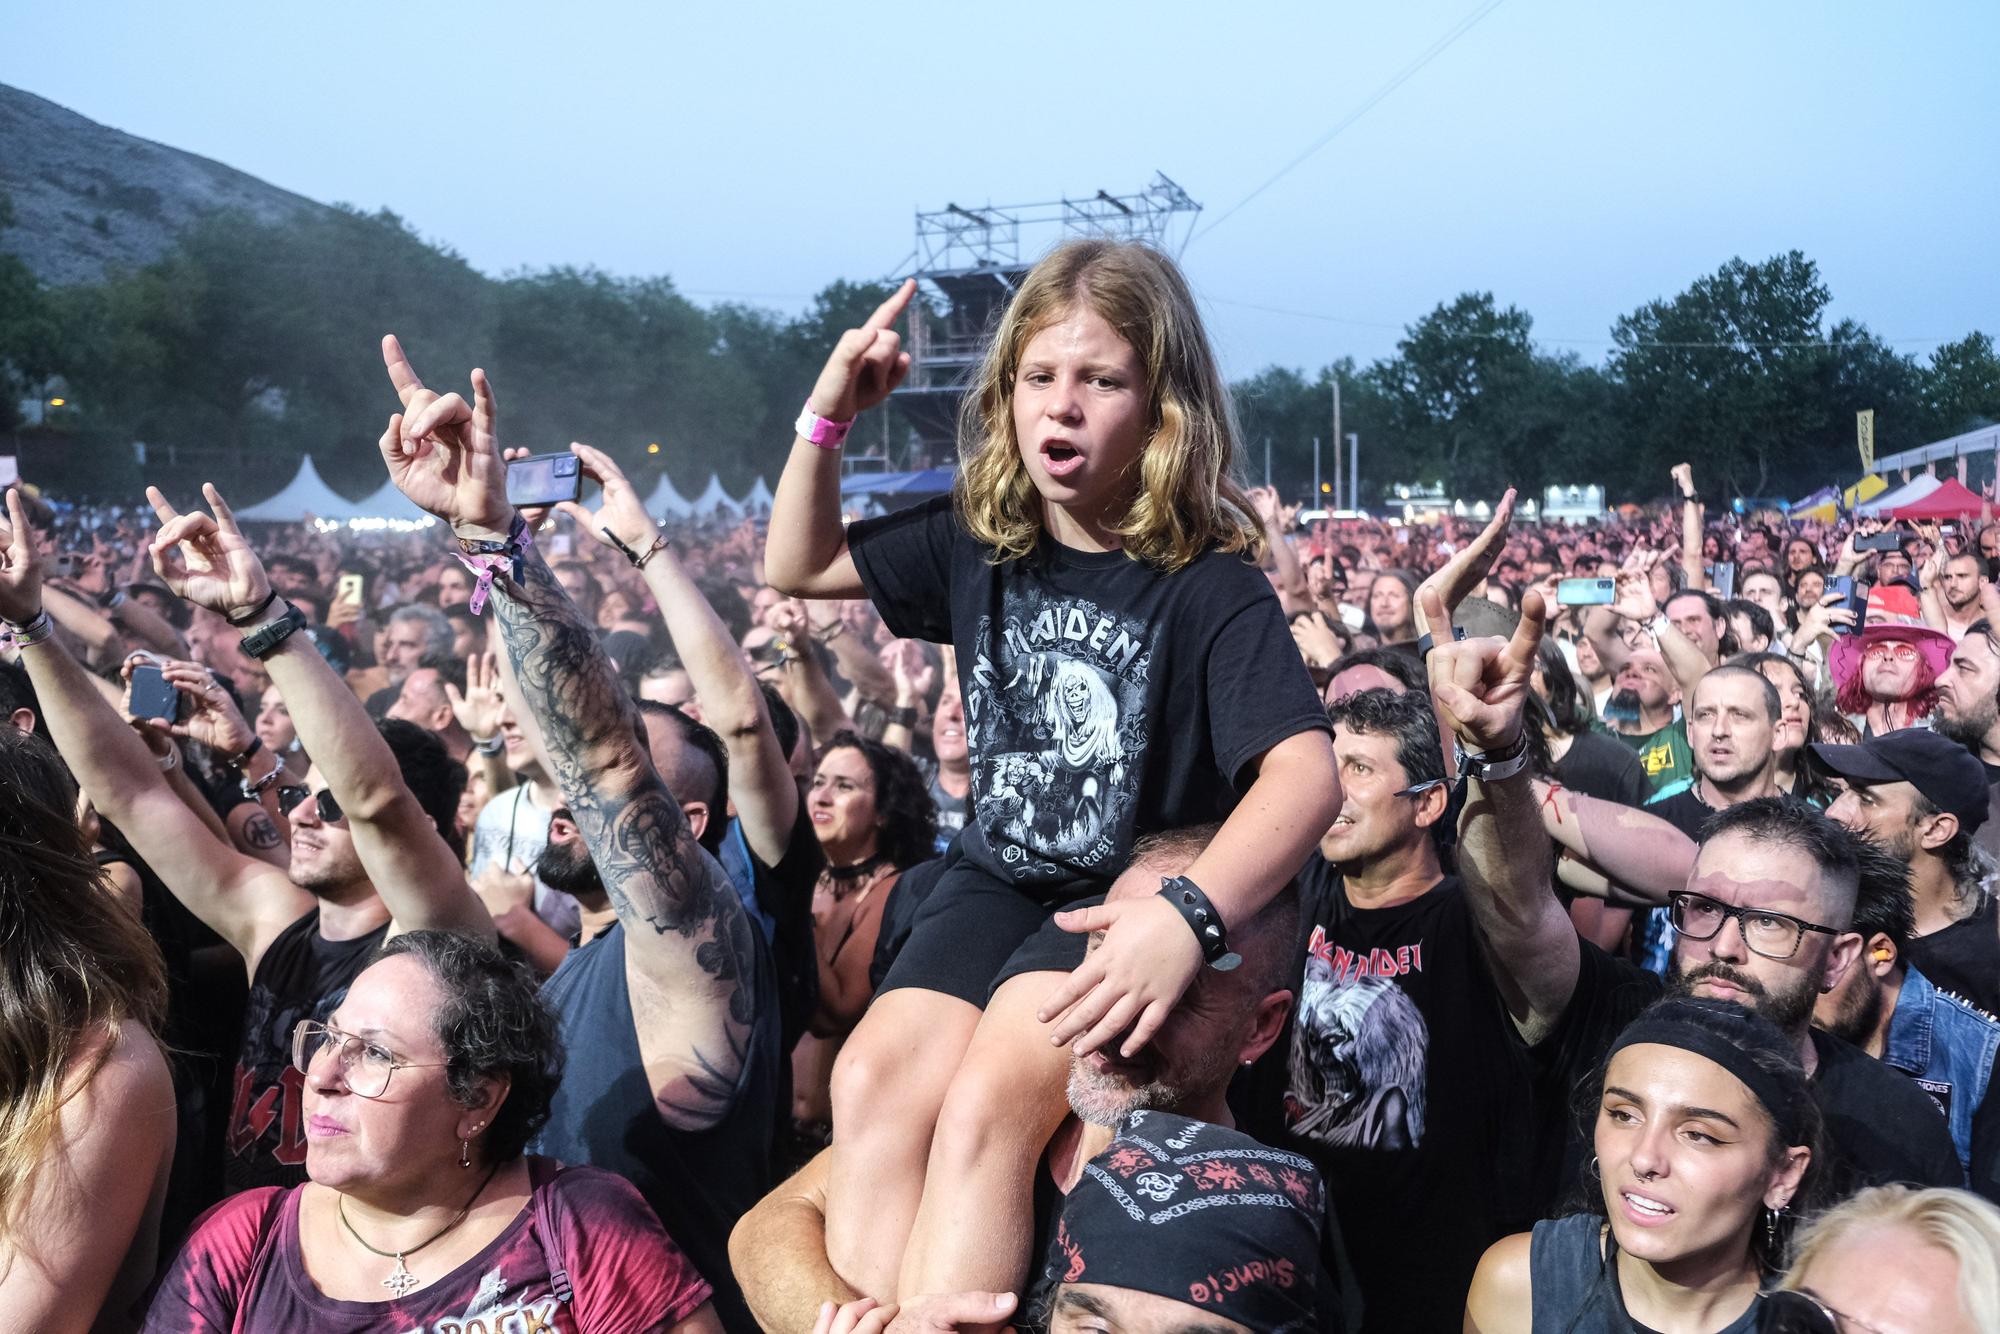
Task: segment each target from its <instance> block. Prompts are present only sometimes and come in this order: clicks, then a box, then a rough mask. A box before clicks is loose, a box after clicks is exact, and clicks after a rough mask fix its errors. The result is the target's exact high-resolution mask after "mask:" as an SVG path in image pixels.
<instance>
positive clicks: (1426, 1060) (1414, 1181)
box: [1246, 857, 1542, 1334]
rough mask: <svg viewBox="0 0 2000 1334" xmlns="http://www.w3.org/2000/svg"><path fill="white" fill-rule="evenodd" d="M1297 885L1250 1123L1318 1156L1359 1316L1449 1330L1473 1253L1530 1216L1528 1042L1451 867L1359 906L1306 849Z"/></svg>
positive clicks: (1369, 1323)
mask: <svg viewBox="0 0 2000 1334" xmlns="http://www.w3.org/2000/svg"><path fill="white" fill-rule="evenodd" d="M1299 886H1300V891H1301V896H1302V897H1301V903H1300V907H1301V910H1302V917H1301V923H1302V926H1303V929H1304V931H1305V934H1306V940H1305V942H1304V944H1305V948H1304V951H1303V957H1302V958H1301V960H1300V965H1299V977H1300V982H1299V987H1298V999H1297V1002H1296V1004H1295V1006H1294V1008H1293V1014H1292V1018H1291V1021H1290V1023H1289V1025H1288V1027H1287V1032H1286V1034H1285V1036H1284V1037H1283V1038H1282V1039H1281V1040H1280V1042H1279V1044H1278V1045H1277V1046H1276V1047H1274V1048H1273V1049H1272V1052H1271V1054H1270V1055H1269V1056H1267V1057H1266V1058H1265V1059H1264V1061H1262V1062H1260V1063H1259V1069H1258V1071H1257V1072H1256V1075H1255V1076H1254V1078H1253V1082H1254V1084H1255V1086H1256V1088H1257V1090H1258V1095H1256V1096H1254V1098H1253V1100H1254V1102H1255V1104H1256V1110H1257V1113H1258V1116H1259V1123H1256V1124H1252V1125H1249V1126H1246V1129H1249V1130H1251V1131H1252V1133H1255V1134H1257V1136H1258V1138H1260V1139H1263V1140H1264V1141H1265V1142H1266V1143H1271V1144H1281V1145H1283V1146H1284V1147H1286V1148H1290V1149H1294V1150H1297V1151H1298V1152H1300V1153H1304V1154H1306V1155H1307V1156H1309V1157H1310V1158H1312V1160H1313V1162H1314V1164H1315V1165H1316V1166H1317V1167H1318V1168H1319V1170H1320V1174H1321V1176H1322V1177H1323V1178H1324V1179H1325V1181H1326V1183H1327V1189H1328V1192H1329V1195H1330V1197H1331V1204H1332V1208H1333V1214H1334V1219H1335V1222H1336V1223H1337V1228H1335V1229H1329V1236H1332V1235H1333V1234H1334V1233H1335V1232H1336V1231H1337V1233H1338V1235H1339V1237H1340V1239H1341V1241H1342V1242H1343V1243H1344V1244H1345V1246H1346V1249H1347V1254H1348V1258H1349V1260H1350V1261H1351V1262H1352V1264H1353V1268H1354V1276H1355V1279H1356V1282H1357V1284H1358V1286H1359V1288H1360V1292H1361V1298H1362V1304H1363V1307H1364V1319H1363V1324H1362V1326H1361V1328H1362V1329H1363V1330H1375V1331H1390V1330H1393V1331H1428V1330H1438V1331H1449V1332H1450V1334H1456V1331H1457V1330H1458V1329H1459V1327H1460V1322H1461V1320H1462V1319H1463V1317H1464V1312H1465V1292H1466V1289H1467V1288H1468V1287H1469V1286H1470V1285H1471V1283H1472V1272H1473V1270H1474V1269H1475V1268H1476V1267H1477V1266H1478V1263H1479V1257H1480V1255H1481V1254H1483V1253H1484V1252H1485V1250H1486V1248H1487V1247H1488V1246H1489V1245H1491V1244H1492V1243H1493V1242H1495V1241H1497V1240H1499V1239H1500V1238H1501V1237H1503V1236H1506V1235H1507V1234H1508V1233H1510V1232H1518V1231H1522V1230H1524V1229H1526V1228H1527V1227H1528V1226H1529V1225H1530V1224H1532V1223H1533V1222H1534V1220H1535V1219H1536V1218H1537V1217H1539V1216H1540V1213H1539V1206H1540V1205H1541V1203H1542V1202H1541V1200H1540V1199H1539V1198H1537V1197H1536V1195H1535V1192H1534V1191H1533V1189H1532V1187H1531V1183H1530V1178H1529V1174H1528V1166H1529V1163H1528V1159H1527V1157H1526V1155H1524V1154H1522V1153H1520V1152H1519V1146H1520V1145H1521V1144H1523V1143H1525V1142H1526V1141H1527V1140H1528V1138H1529V1137H1530V1135H1531V1127H1532V1125H1533V1115H1534V1109H1533V1105H1532V1095H1533V1083H1532V1072H1531V1069H1530V1067H1529V1065H1528V1062H1527V1059H1526V1048H1525V1047H1524V1046H1523V1044H1522V1043H1521V1041H1520V1039H1519V1037H1518V1036H1517V1035H1516V1033H1515V1030H1514V1027H1513V1022H1512V1020H1510V1019H1509V1018H1508V1016H1507V1011H1506V1007H1505V1005H1504V1003H1503V1002H1502V1001H1501V998H1500V993H1499V989H1498V987H1497V986H1496V985H1495V983H1494V981H1493V978H1492V974H1491V972H1490V971H1489V969H1488V968H1487V964H1486V959H1485V956H1484V955H1483V954H1482V952H1481V948H1480V945H1479V941H1478V937H1477V933H1476V930H1475V927H1474V924H1473V921H1472V915H1471V910H1470V909H1469V908H1468V906H1467V904H1466V900H1465V891H1464V890H1463V889H1462V888H1461V886H1460V883H1459V881H1458V879H1457V878H1456V877H1450V876H1448V877H1446V878H1444V879H1442V880H1440V881H1439V882H1438V883H1437V884H1436V885H1434V886H1433V887H1432V888H1431V889H1430V890H1428V891H1427V892H1425V893H1423V894H1421V895H1419V896H1418V897H1416V898H1414V899H1411V900H1409V901H1408V902H1406V903H1400V904H1397V905H1395V906H1393V907H1387V908H1356V907H1354V906H1353V904H1352V903H1351V902H1350V901H1349V900H1348V897H1347V891H1346V886H1345V883H1344V882H1343V880H1342V878H1341V876H1340V874H1339V872H1338V871H1337V870H1336V869H1335V868H1334V866H1333V864H1332V863H1330V862H1328V861H1326V860H1325V859H1324V858H1321V857H1314V858H1313V860H1312V861H1311V863H1309V864H1308V865H1307V867H1306V869H1305V871H1304V872H1302V873H1301V874H1300V876H1299ZM1274 1085H1275V1087H1274ZM1331 1267H1332V1266H1331V1265H1329V1268H1331Z"/></svg>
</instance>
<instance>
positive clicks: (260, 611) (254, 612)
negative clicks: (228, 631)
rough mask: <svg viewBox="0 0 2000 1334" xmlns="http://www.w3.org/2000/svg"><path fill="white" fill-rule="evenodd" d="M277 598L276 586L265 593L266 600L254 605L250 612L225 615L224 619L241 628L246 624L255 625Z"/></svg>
mask: <svg viewBox="0 0 2000 1334" xmlns="http://www.w3.org/2000/svg"><path fill="white" fill-rule="evenodd" d="M277 600H278V590H277V589H275V588H274V589H272V590H271V591H270V592H268V593H266V594H264V600H263V601H262V602H260V603H258V604H257V605H256V606H255V607H252V608H251V609H250V610H249V611H248V612H246V613H244V614H243V615H241V616H228V615H225V616H224V617H223V618H222V619H223V620H225V621H228V622H229V623H230V624H231V625H233V626H235V627H236V628H237V629H239V630H241V629H242V628H243V627H244V626H246V625H255V624H257V622H258V621H260V620H262V619H263V618H264V613H265V612H267V611H269V610H270V609H271V604H272V603H273V602H276V601H277Z"/></svg>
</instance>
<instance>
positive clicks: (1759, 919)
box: [1667, 890, 1840, 959]
mask: <svg viewBox="0 0 2000 1334" xmlns="http://www.w3.org/2000/svg"><path fill="white" fill-rule="evenodd" d="M1667 916H1668V919H1669V920H1670V921H1672V922H1673V924H1674V930H1676V931H1678V932H1680V933H1681V934H1682V935H1684V936H1686V937H1687V938H1688V939H1689V940H1713V939H1715V937H1716V934H1717V933H1718V932H1720V931H1721V930H1722V924H1723V923H1724V922H1727V921H1728V920H1729V919H1730V918H1732V917H1734V918H1735V919H1736V925H1737V927H1738V928H1740V929H1741V930H1742V932H1743V943H1744V944H1745V945H1748V946H1749V947H1750V949H1751V952H1753V953H1756V954H1761V955H1763V956H1764V957H1765V958H1767V959H1789V958H1791V957H1792V956H1793V955H1794V954H1797V953H1798V952H1799V942H1800V941H1802V940H1804V939H1805V936H1806V932H1808V931H1819V932H1823V933H1825V934H1826V935H1829V936H1837V935H1839V934H1840V932H1839V931H1837V930H1835V929H1834V928H1833V927H1830V926H1821V925H1820V924H1819V923H1818V922H1808V921H1806V920H1805V919H1804V918H1800V917H1793V916H1790V915H1789V914H1786V913H1781V912H1768V911H1766V910H1765V909H1762V908H1733V907H1731V906H1730V905H1729V904H1727V903H1723V902H1720V901H1719V900H1716V899H1712V898H1710V897H1708V895H1706V894H1697V893H1695V892H1694V891H1693V890H1682V891H1680V892H1679V893H1677V894H1670V895H1668V896H1667Z"/></svg>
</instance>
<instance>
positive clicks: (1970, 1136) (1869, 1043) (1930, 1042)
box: [1813, 798, 2000, 1199]
mask: <svg viewBox="0 0 2000 1334" xmlns="http://www.w3.org/2000/svg"><path fill="white" fill-rule="evenodd" d="M1843 800H1844V798H1843ZM1859 851H1860V854H1861V881H1860V892H1859V895H1858V897H1857V899H1856V901H1855V905H1854V929H1855V931H1856V932H1858V933H1859V934H1860V936H1861V958H1860V960H1859V961H1858V962H1856V964H1855V965H1854V967H1852V968H1850V969H1848V970H1847V976H1846V977H1844V978H1842V979H1841V981H1840V984H1839V985H1838V986H1836V987H1835V988H1834V989H1833V990H1832V991H1829V992H1827V993H1826V994H1825V995H1823V996H1821V997H1820V998H1819V1001H1818V1003H1817V1004H1816V1005H1815V1006H1814V1007H1813V1022H1814V1023H1815V1024H1817V1025H1819V1026H1820V1027H1821V1028H1824V1029H1826V1030H1827V1031H1828V1032H1829V1033H1832V1034H1834V1035H1835V1036H1837V1037H1840V1038H1844V1039H1845V1040H1847V1041H1848V1042H1851V1043H1853V1044H1854V1045H1855V1046H1857V1047H1859V1048H1860V1049H1861V1050H1863V1051H1865V1052H1867V1053H1868V1054H1869V1055H1870V1056H1873V1057H1874V1058H1875V1059H1876V1060H1878V1061H1881V1062H1883V1063H1884V1064H1885V1065H1887V1066H1889V1067H1890V1068H1891V1069H1895V1070H1901V1071H1902V1072H1903V1073H1904V1074H1906V1075H1908V1076H1909V1077H1910V1078H1911V1079H1912V1080H1914V1081H1915V1082H1916V1085H1917V1087H1918V1088H1920V1089H1922V1090H1923V1091H1924V1092H1925V1093H1926V1094H1928V1095H1930V1098H1931V1100H1932V1101H1933V1102H1935V1103H1936V1104H1937V1105H1938V1110H1939V1111H1941V1112H1943V1113H1944V1116H1945V1122H1946V1124H1947V1125H1948V1126H1949V1127H1950V1128H1951V1139H1952V1144H1953V1146H1954V1147H1955V1148H1956V1149H1957V1150H1958V1159H1959V1163H1960V1164H1961V1165H1962V1166H1963V1167H1964V1168H1965V1170H1966V1175H1967V1178H1968V1180H1969V1181H1970V1183H1971V1186H1972V1189H1974V1190H1976V1191H1978V1192H1979V1193H1980V1194H1981V1195H1984V1196H1986V1198H1988V1199H2000V1094H1997V1093H1995V1092H1994V1090H1993V1064H1994V1057H1995V1054H1996V1053H2000V1021H1995V1020H1994V1019H1992V1018H1990V1017H1989V1016H1987V1015H1986V1014H1984V1013H1982V1012H1981V1011H1980V1010H1978V1009H1977V1008H1975V1007H1974V1006H1972V1005H1971V1004H1970V1003H1968V1002H1966V1001H1963V1000H1961V999H1959V998H1958V997H1956V996H1952V995H1947V994H1946V993H1945V992H1942V991H1939V990H1938V989H1937V988H1936V987H1934V986H1932V985H1931V982H1930V979H1929V978H1927V977H1925V976H1924V974H1923V971H1922V970H1921V969H1919V968H1917V967H1915V966H1913V965H1912V964H1911V962H1910V960H1909V958H1908V956H1907V955H1905V954H1904V952H1903V951H1904V946H1905V945H1906V944H1907V943H1908V941H1909V936H1910V927H1911V923H1912V922H1913V921H1914V919H1915V914H1914V911H1913V908H1912V904H1911V900H1910V873H1909V868H1908V867H1907V866H1905V865H1904V864H1903V863H1902V862H1901V861H1899V860H1898V859H1897V857H1896V855H1895V854H1894V853H1893V852H1892V851H1890V850H1889V849H1886V848H1883V847H1881V846H1880V845H1878V844H1876V843H1875V842H1874V841H1872V840H1870V839H1862V840H1861V842H1860V849H1859Z"/></svg>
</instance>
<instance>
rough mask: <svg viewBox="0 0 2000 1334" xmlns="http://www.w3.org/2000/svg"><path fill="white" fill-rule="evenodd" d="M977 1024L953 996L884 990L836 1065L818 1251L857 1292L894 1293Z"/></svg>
mask: <svg viewBox="0 0 2000 1334" xmlns="http://www.w3.org/2000/svg"><path fill="white" fill-rule="evenodd" d="M1029 1017H1030V1019H1032V1018H1033V1015H1032V1014H1030V1016H1029ZM978 1023H979V1010H978V1007H976V1006H974V1005H971V1004H969V1003H968V1002H966V1001H962V1000H959V999H958V998H957V997H955V996H947V995H945V994H944V993H943V992H938V991H923V990H919V989H917V988H914V987H904V988H899V989H897V990H895V991H887V992H884V993H882V994H881V995H879V996H877V997H876V998H875V1001H874V1003H873V1004H872V1005H870V1006H869V1007H868V1013H867V1014H866V1015H864V1016H863V1017H862V1020H861V1024H860V1026H859V1027H857V1028H856V1029H855V1030H854V1033H853V1035H852V1036H851V1037H849V1038H848V1040H847V1044H846V1045H845V1046H844V1047H842V1048H841V1051H840V1058H839V1059H838V1060H837V1061H836V1062H835V1063H834V1067H833V1159H832V1162H831V1165H830V1168H829V1176H828V1179H827V1191H826V1255H827V1259H828V1260H829V1261H830V1262H831V1263H832V1265H833V1267H834V1269H835V1270H836V1271H837V1272H838V1273H839V1274H840V1276H841V1277H842V1278H844V1279H846V1280H847V1282H848V1283H849V1284H851V1285H852V1286H853V1287H854V1288H855V1290H856V1291H858V1292H861V1293H864V1294H866V1295H867V1296H870V1297H873V1298H875V1299H876V1300H877V1301H882V1302H890V1301H894V1300H895V1299H896V1278H897V1274H898V1272H899V1271H900V1269H901V1266H902V1261H903V1248H904V1247H905V1246H906V1245H907V1244H908V1242H909V1239H910V1227H911V1224H912V1223H913V1222H914V1221H915V1219H916V1216H917V1203H918V1201H919V1200H920V1199H921V1198H922V1196H923V1188H924V1164H925V1161H926V1160H927V1159H928V1157H929V1155H930V1147H931V1131H932V1129H933V1128H934V1127H935V1126H936V1124H937V1118H938V1109H939V1108H940V1107H941V1106H942V1105H943V1104H944V1100H945V1090H946V1088H947V1087H948V1086H949V1084H950V1083H951V1078H952V1074H953V1072H955V1071H956V1070H957V1069H958V1067H959V1063H960V1060H961V1059H962V1058H963V1056H964V1055H965V1051H966V1047H967V1045H968V1044H969V1043H970V1042H971V1041H972V1035H973V1030H974V1028H976V1027H977V1026H978Z"/></svg>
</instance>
